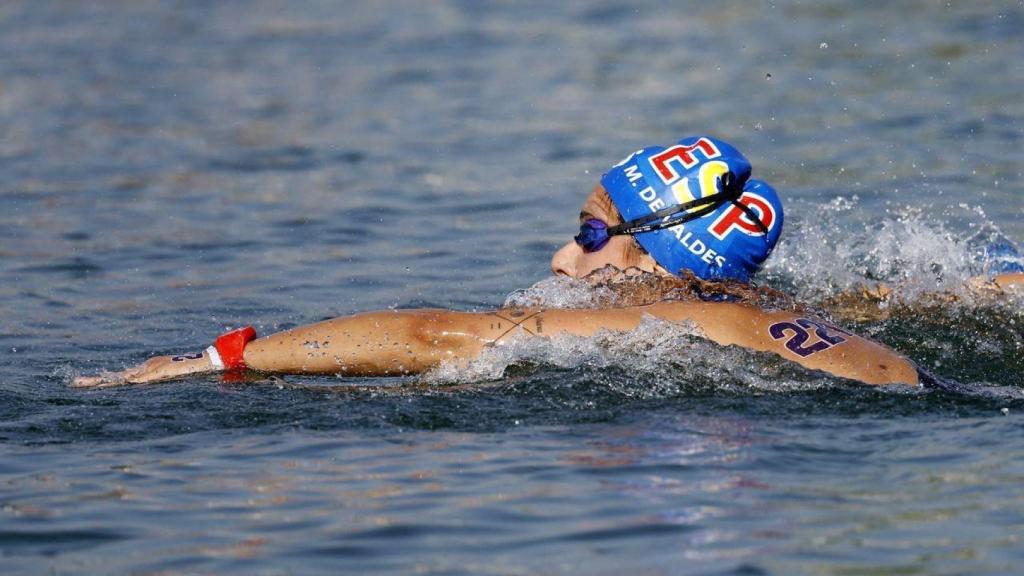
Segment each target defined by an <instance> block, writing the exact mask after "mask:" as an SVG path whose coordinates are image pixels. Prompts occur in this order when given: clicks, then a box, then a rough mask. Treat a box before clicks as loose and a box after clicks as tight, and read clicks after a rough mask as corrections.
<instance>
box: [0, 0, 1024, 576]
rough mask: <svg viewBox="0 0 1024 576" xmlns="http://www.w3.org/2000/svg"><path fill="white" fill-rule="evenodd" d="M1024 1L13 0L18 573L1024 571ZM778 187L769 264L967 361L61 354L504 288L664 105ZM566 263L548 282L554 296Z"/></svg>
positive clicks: (12, 301) (7, 513)
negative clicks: (406, 369)
mask: <svg viewBox="0 0 1024 576" xmlns="http://www.w3.org/2000/svg"><path fill="white" fill-rule="evenodd" d="M1021 54H1024V5H1022V3H1021V2H1019V1H1003V2H995V1H979V2H946V1H939V0H907V1H904V2H876V1H867V2H865V1H859V2H853V1H849V2H843V1H837V0H826V1H815V2H811V1H798V0H777V1H774V2H759V1H754V2H739V1H737V2H696V1H694V2H682V3H667V2H666V3H658V2H651V1H636V2H611V1H604V2H590V3H582V2H580V3H577V2H524V3H504V2H500V3H499V2H473V1H461V2H460V1H446V2H442V1H438V2H413V1H409V2H395V1H382V2H369V1H366V2H354V1H353V2H326V1H315V0H299V1H289V2H269V1H240V0H239V1H223V2H216V3H213V2H200V1H184V0H182V1H170V0H167V1H141V2H140V1H135V0H132V1H127V0H125V1H104V2H72V1H56V0H54V1H34V0H8V1H5V2H3V3H0V572H2V573H8V574H87V573H94V574H154V575H155V574H161V575H171V574H245V575H251V574H268V575H269V574H275V575H276V574H317V573H319V574H338V573H351V574H409V573H420V574H513V575H520V574H522V575H526V574H530V575H532V574H608V575H612V574H622V573H630V574H643V575H661V574H820V575H830V574H835V575H846V576H848V575H858V574H894V573H898V574H1011V573H1021V572H1022V571H1024V567H1022V565H1024V488H1022V486H1024V440H1022V438H1024V399H1022V391H1024V390H1022V389H1024V381H1022V374H1024V359H1022V358H1024V313H1022V303H1021V300H1020V299H1019V298H1018V299H1016V300H1015V299H1012V298H1010V299H1007V300H1003V301H998V302H984V301H976V300H972V299H971V298H970V297H967V296H966V295H962V294H961V296H964V299H963V300H962V301H961V302H960V303H958V304H954V305H946V306H935V305H926V302H925V301H924V300H922V301H920V302H918V301H916V300H915V298H917V295H918V294H923V293H925V292H927V291H930V290H934V289H941V290H948V291H952V292H953V293H957V291H958V290H959V288H958V286H959V285H960V282H961V281H962V280H964V279H966V278H968V277H970V276H972V275H976V274H985V273H986V272H988V271H989V268H990V264H989V263H986V262H987V261H986V259H985V258H984V257H983V252H984V250H985V249H986V247H991V246H993V245H998V244H1006V245H1008V246H1009V247H1010V248H1011V249H1012V247H1013V246H1014V245H1016V244H1018V243H1019V242H1021V241H1022V240H1024V219H1022V218H1021V216H1022V210H1021V200H1020V199H1021V193H1022V190H1024V178H1022V174H1021V161H1022V155H1021V150H1022V143H1024V98H1022V94H1024V59H1022V58H1021V57H1020V56H1021ZM693 133H711V134H714V135H717V136H719V137H722V138H724V139H726V140H728V141H731V142H733V143H735V144H736V145H737V146H738V147H739V148H740V149H742V150H744V152H745V153H746V154H747V156H748V157H749V158H751V159H752V161H753V163H754V165H755V174H756V175H757V176H759V177H761V178H764V179H766V180H768V181H770V182H772V183H773V184H774V185H775V186H776V187H777V188H778V189H779V190H780V192H781V193H782V195H783V197H784V199H785V201H786V206H787V230H786V232H785V233H784V235H783V240H782V245H781V246H780V248H779V250H778V252H777V253H776V255H775V256H774V257H773V261H772V263H771V264H770V265H769V266H768V268H767V269H766V270H765V272H764V274H763V276H762V278H763V281H764V282H765V283H767V284H769V285H771V286H775V287H776V288H780V289H783V290H786V291H789V292H792V293H794V294H797V295H798V296H799V297H800V298H802V299H805V300H806V301H808V302H811V303H815V302H819V303H820V302H824V301H826V300H827V299H828V298H830V297H832V296H834V295H836V294H838V293H840V292H842V291H844V290H847V289H851V288H854V287H856V286H857V285H858V284H859V283H861V282H864V281H867V280H877V279H882V280H886V281H888V282H890V283H892V284H894V285H897V286H899V287H900V288H901V290H903V292H902V293H903V294H904V300H903V303H902V304H900V305H899V306H893V307H892V309H891V310H887V311H886V315H885V316H884V317H881V318H878V319H866V320H860V321H847V322H846V325H847V326H848V327H850V328H852V329H855V330H857V331H859V332H861V333H864V334H867V335H870V336H872V337H874V338H877V339H878V340H880V341H883V342H886V343H888V344H889V345H891V346H893V347H895V348H897V349H899V350H901V351H902V352H904V353H905V354H907V355H909V356H910V357H911V358H913V359H914V360H915V361H917V362H918V363H919V364H920V365H922V366H923V367H925V368H927V369H929V370H931V371H932V372H934V373H936V374H937V375H939V376H940V377H943V378H946V379H949V380H953V381H956V382H958V383H960V384H962V385H963V387H964V388H965V391H964V392H957V393H954V392H938V391H931V392H928V391H925V392H922V391H908V390H871V389H865V388H861V387H859V386H856V385H852V384H850V383H848V382H842V381H836V380H834V379H829V378H825V377H823V376H822V375H821V374H817V373H811V372H807V371H805V370H802V369H800V368H798V367H795V366H793V365H790V364H788V363H786V362H784V361H781V360H779V359H777V358H775V357H771V356H768V355H759V354H750V353H745V352H743V351H739V350H735V349H731V348H722V347H718V346H714V345H711V344H708V343H707V342H703V341H701V340H700V339H699V338H694V337H693V336H692V335H689V334H682V333H673V332H672V331H671V330H668V329H666V328H665V327H664V326H660V327H659V326H657V325H645V326H644V327H643V328H642V329H641V330H640V331H639V332H638V333H637V334H634V335H632V336H629V337H625V338H618V339H616V338H598V339H593V340H562V341H557V342H551V343H540V344H538V343H529V342H522V343H519V344H517V345H515V346H511V347H508V348H507V349H503V350H497V351H494V352H493V353H491V354H489V355H487V356H485V357H484V358H483V359H482V360H481V361H480V362H478V363H477V364H476V365H475V366H474V367H473V369H472V370H465V371H462V372H457V373H443V372H439V373H435V374H432V375H429V376H426V377H416V378H408V379H386V380H356V379H339V378H331V377H284V378H258V377H256V378H252V379H251V381H248V382H244V383H223V382H220V381H218V379H217V378H214V377H209V378H205V377H204V378H194V379H189V380H184V381H178V382H172V383H165V384H159V385H153V386H145V387H137V388H122V389H110V390H98V391H81V390H74V389H70V388H68V386H67V384H68V382H69V380H70V378H71V377H73V376H74V375H77V374H87V373H95V372H97V371H99V370H101V369H110V368H121V367H124V366H127V365H130V364H134V363H137V362H139V361H141V360H143V359H144V358H146V357H148V356H150V355H153V354H164V353H176V352H187V351H194V350H197V349H199V348H202V347H204V346H205V345H206V344H207V343H208V342H210V341H211V339H212V338H213V337H215V336H216V335H217V334H219V333H221V332H222V331H223V330H224V329H226V328H229V327H237V326H239V325H243V324H246V323H252V324H255V325H256V327H257V328H258V329H259V331H260V332H261V333H268V332H271V331H274V330H277V329H283V328H287V327H291V326H295V325H299V324H304V323H308V322H312V321H316V320H320V319H322V318H326V317H331V316H335V315H340V314H345V313H351V312H356V311H361V310H367V309H381V308H389V307H420V306H440V307H451V308H456V309H462V310H469V309H485V308H492V307H496V306H499V305H501V304H502V303H503V302H504V301H505V299H506V297H507V296H508V294H509V293H511V292H513V291H514V290H517V289H522V288H526V287H529V286H531V285H533V284H534V283H535V282H538V281H543V280H544V279H545V277H546V276H548V274H549V272H548V269H547V266H548V258H549V256H550V254H551V252H552V251H553V250H554V249H555V248H556V247H557V246H558V245H560V244H561V243H562V242H564V241H566V240H567V239H568V238H569V237H570V236H571V235H572V234H573V233H574V225H575V215H576V212H577V210H578V204H579V202H580V201H581V200H582V199H583V197H584V196H585V194H586V193H587V192H588V191H589V189H590V188H591V187H592V186H593V184H594V183H595V182H596V180H597V179H598V177H599V176H600V174H601V172H602V171H603V170H604V169H605V168H607V167H608V166H609V165H610V164H612V163H614V162H616V161H618V160H619V159H620V158H622V157H623V156H625V155H626V154H628V153H629V152H630V151H632V150H635V149H637V148H639V147H641V146H644V145H649V144H654V143H661V144H667V143H669V142H672V141H674V140H676V139H678V138H679V137H681V136H683V135H686V134H693ZM573 289H575V288H574V287H572V286H563V285H559V284H557V283H556V284H552V283H551V282H550V281H544V282H542V283H541V284H540V285H538V286H537V287H535V288H532V289H531V290H530V291H528V292H526V293H518V294H516V295H513V296H512V298H513V299H515V298H520V297H523V295H524V294H525V295H527V296H530V297H535V298H540V299H542V300H544V301H547V302H549V303H554V302H556V301H559V299H560V298H563V297H565V296H566V294H567V293H568V292H571V291H572V290H573Z"/></svg>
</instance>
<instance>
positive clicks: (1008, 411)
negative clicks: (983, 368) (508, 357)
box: [517, 408, 1010, 424]
mask: <svg viewBox="0 0 1024 576" xmlns="http://www.w3.org/2000/svg"><path fill="white" fill-rule="evenodd" d="M999 411H1000V412H1002V413H1003V416H1006V415H1007V414H1009V413H1010V409H1009V408H1000V409H999ZM517 424H518V422H517Z"/></svg>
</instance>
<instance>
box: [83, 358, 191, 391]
mask: <svg viewBox="0 0 1024 576" xmlns="http://www.w3.org/2000/svg"><path fill="white" fill-rule="evenodd" d="M175 358H179V359H180V358H181V357H172V356H157V357H155V358H150V359H149V360H146V361H145V362H143V363H142V364H140V365H138V366H136V367H134V368H129V369H127V370H125V371H124V372H108V373H104V374H100V375H99V376H79V377H78V378H75V379H74V380H72V382H71V386H72V387H73V388H110V387H113V386H124V385H126V384H148V383H150V382H160V381H162V380H170V379H172V378H177V377H179V376H184V375H186V374H194V373H197V372H202V371H206V370H203V369H201V366H202V364H200V365H198V366H197V364H196V363H189V362H182V361H180V360H178V361H176V360H175Z"/></svg>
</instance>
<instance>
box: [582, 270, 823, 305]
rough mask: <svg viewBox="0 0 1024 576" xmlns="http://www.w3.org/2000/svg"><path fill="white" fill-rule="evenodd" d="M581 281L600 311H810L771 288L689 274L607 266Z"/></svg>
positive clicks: (687, 272)
mask: <svg viewBox="0 0 1024 576" xmlns="http://www.w3.org/2000/svg"><path fill="white" fill-rule="evenodd" d="M584 280H585V281H586V282H588V283H590V284H591V285H592V286H593V287H594V288H595V289H596V290H595V293H596V294H599V295H600V296H599V301H598V302H596V303H595V304H597V305H598V306H600V307H611V308H614V307H626V306H645V305H647V304H657V303H659V302H695V301H705V302H736V303H744V304H751V305H754V306H757V307H759V308H764V309H768V310H793V311H799V312H808V311H810V309H809V308H807V307H806V306H805V305H803V304H801V303H798V302H797V301H796V300H795V299H794V298H792V297H791V296H788V295H787V294H785V293H783V292H780V291H778V290H775V289H774V288H769V287H767V286H758V285H756V284H753V283H746V282H739V281H736V280H718V281H710V280H702V279H700V278H698V277H697V276H696V275H694V274H693V273H692V272H690V271H688V270H684V271H683V272H682V273H681V275H680V276H666V275H663V274H655V273H652V272H646V271H644V270H641V269H639V268H627V269H626V270H620V269H618V268H616V267H615V266H612V265H610V264H609V265H608V266H605V267H604V268H601V269H599V270H595V271H594V272H591V273H590V274H588V275H587V276H586V277H585V278H584Z"/></svg>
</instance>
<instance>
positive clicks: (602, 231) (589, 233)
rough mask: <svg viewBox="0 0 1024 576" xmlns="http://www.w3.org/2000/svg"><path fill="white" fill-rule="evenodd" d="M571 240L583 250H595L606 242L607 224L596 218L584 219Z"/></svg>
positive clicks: (602, 246)
mask: <svg viewBox="0 0 1024 576" xmlns="http://www.w3.org/2000/svg"><path fill="white" fill-rule="evenodd" d="M573 240H575V241H576V244H578V245H579V246H580V248H583V251H584V252H597V251H598V250H600V249H601V248H604V245H605V244H607V243H608V225H607V224H605V223H604V222H602V221H600V220H598V219H596V218H591V219H588V220H584V221H583V224H580V233H579V234H577V235H576V237H575V238H573Z"/></svg>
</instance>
